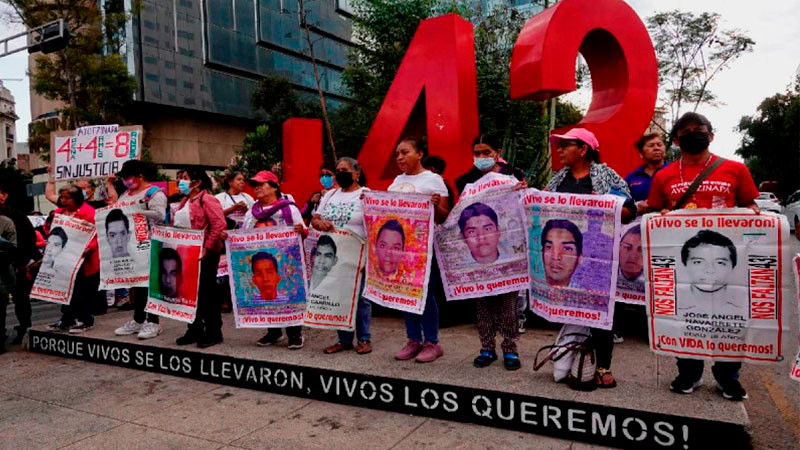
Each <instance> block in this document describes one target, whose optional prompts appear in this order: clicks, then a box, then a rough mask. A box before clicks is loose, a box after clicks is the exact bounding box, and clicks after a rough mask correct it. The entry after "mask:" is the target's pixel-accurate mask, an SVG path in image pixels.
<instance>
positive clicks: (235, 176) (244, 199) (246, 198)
mask: <svg viewBox="0 0 800 450" xmlns="http://www.w3.org/2000/svg"><path fill="white" fill-rule="evenodd" d="M225 181H226V183H227V184H228V190H226V191H225V192H220V193H219V194H217V195H215V197H217V200H219V203H220V204H221V205H222V212H223V213H224V214H225V217H226V218H227V219H232V220H233V221H234V222H236V223H237V226H239V225H241V222H242V221H244V215H245V214H246V213H247V210H248V209H250V207H251V206H253V202H254V200H253V197H251V196H250V194H248V193H246V192H243V191H244V186H245V178H244V175H243V174H242V173H241V172H231V173H230V174H228V176H227V177H226V178H225Z"/></svg>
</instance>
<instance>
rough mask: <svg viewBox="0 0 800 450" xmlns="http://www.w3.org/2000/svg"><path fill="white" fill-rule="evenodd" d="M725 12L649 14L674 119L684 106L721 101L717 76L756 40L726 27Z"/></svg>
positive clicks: (665, 98) (664, 97)
mask: <svg viewBox="0 0 800 450" xmlns="http://www.w3.org/2000/svg"><path fill="white" fill-rule="evenodd" d="M721 18H722V17H721V16H720V15H719V14H716V13H701V14H693V13H690V12H683V11H678V10H674V11H666V12H659V13H656V14H654V15H652V16H650V17H648V18H647V28H648V30H649V31H650V37H651V38H652V39H653V46H654V47H655V50H656V54H657V56H658V75H659V83H660V85H661V97H660V101H661V102H662V104H663V105H664V106H665V107H666V108H667V109H668V110H669V111H670V116H671V118H672V120H673V121H674V120H675V119H677V118H678V117H679V116H680V114H681V111H682V109H683V108H684V107H687V108H692V110H693V111H696V110H697V108H698V107H699V106H700V105H703V104H707V105H712V106H713V105H719V104H721V102H720V100H719V99H718V98H717V97H716V95H714V93H713V92H712V91H711V90H710V89H709V86H710V85H711V81H712V80H713V79H714V77H716V75H717V74H718V73H719V72H721V71H723V70H725V69H727V68H728V67H729V66H730V65H731V63H733V62H734V61H735V60H736V59H738V58H739V57H740V56H742V54H744V53H746V52H750V51H752V50H753V46H754V45H755V41H753V40H752V39H750V37H748V36H747V35H746V34H745V33H744V32H742V31H740V30H736V29H732V30H723V29H721V28H720V20H721ZM664 131H668V130H664Z"/></svg>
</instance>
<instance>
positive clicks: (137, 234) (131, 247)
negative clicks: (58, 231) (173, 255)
mask: <svg viewBox="0 0 800 450" xmlns="http://www.w3.org/2000/svg"><path fill="white" fill-rule="evenodd" d="M140 211H141V207H139V206H138V205H137V204H131V205H122V204H117V205H114V206H109V207H106V208H101V209H98V210H97V213H96V214H95V221H96V223H97V230H98V233H97V244H98V248H99V250H100V289H117V288H131V287H146V286H147V285H148V281H149V279H150V229H149V226H148V224H147V217H145V215H144V214H141V212H140Z"/></svg>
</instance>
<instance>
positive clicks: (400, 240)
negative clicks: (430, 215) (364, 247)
mask: <svg viewBox="0 0 800 450" xmlns="http://www.w3.org/2000/svg"><path fill="white" fill-rule="evenodd" d="M405 246H406V233H405V231H403V226H402V225H401V224H400V222H398V221H397V220H394V219H390V220H387V221H386V223H384V224H383V225H382V226H381V228H380V229H379V230H378V235H377V236H376V238H375V249H376V251H375V254H376V255H377V257H378V272H380V274H381V275H382V276H383V277H384V278H387V279H391V280H395V279H400V278H402V276H403V274H402V272H399V271H398V270H399V268H400V261H402V259H403V252H404V251H405Z"/></svg>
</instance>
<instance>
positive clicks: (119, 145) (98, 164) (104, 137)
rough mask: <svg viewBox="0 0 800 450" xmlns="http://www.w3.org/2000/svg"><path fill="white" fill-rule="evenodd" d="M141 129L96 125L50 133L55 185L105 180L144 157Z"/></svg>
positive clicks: (138, 127) (137, 127)
mask: <svg viewBox="0 0 800 450" xmlns="http://www.w3.org/2000/svg"><path fill="white" fill-rule="evenodd" d="M141 142H142V127H141V126H138V125H137V126H127V127H120V126H118V125H95V126H88V127H83V128H78V129H77V130H69V131H54V132H52V133H50V148H51V149H52V155H51V156H50V158H51V161H53V164H54V170H53V175H54V176H55V179H56V181H60V180H74V179H76V178H103V177H107V176H109V175H113V174H115V173H117V172H118V171H119V170H120V169H121V168H122V163H124V162H125V161H127V160H129V159H138V158H139V157H140V156H141Z"/></svg>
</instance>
